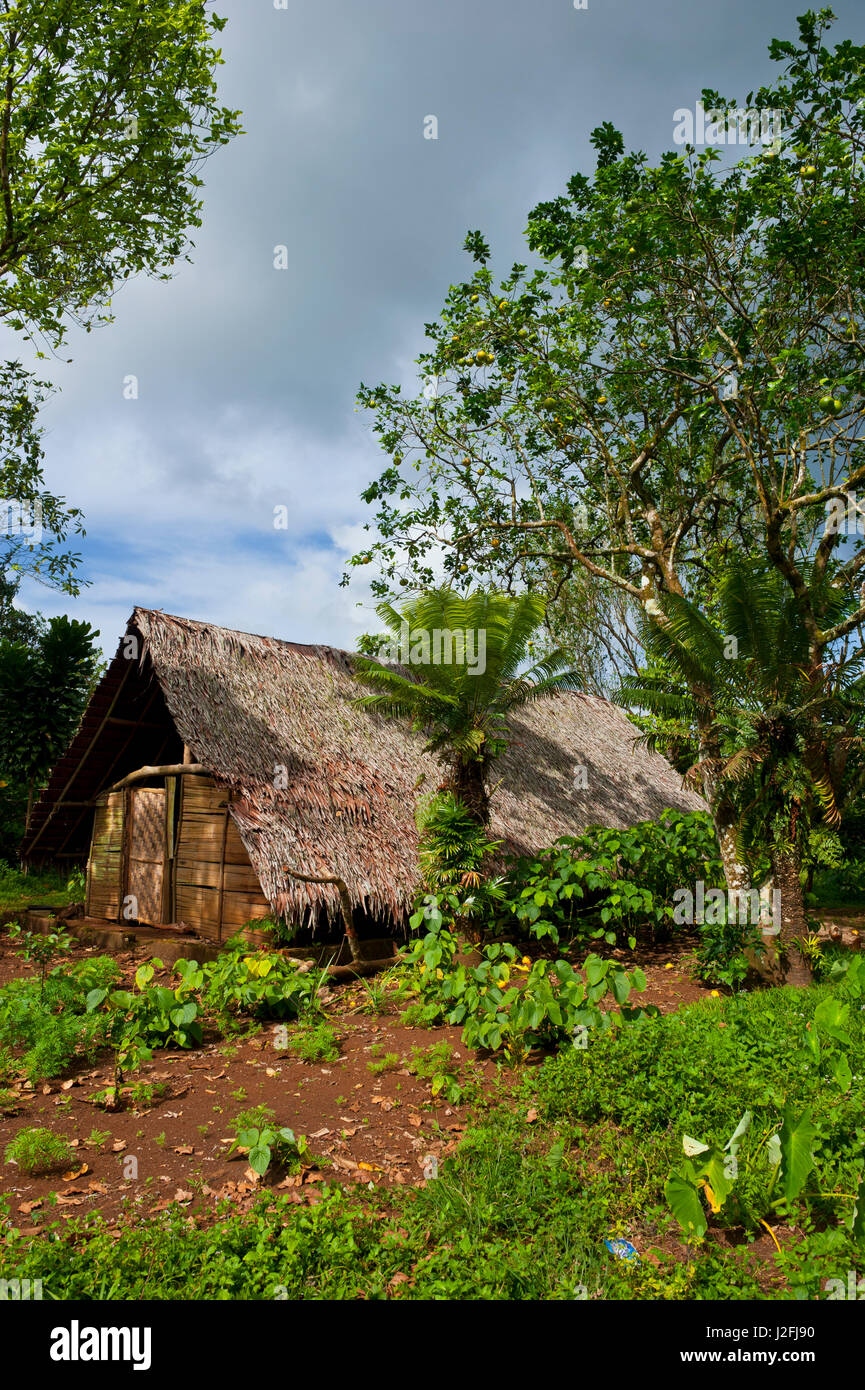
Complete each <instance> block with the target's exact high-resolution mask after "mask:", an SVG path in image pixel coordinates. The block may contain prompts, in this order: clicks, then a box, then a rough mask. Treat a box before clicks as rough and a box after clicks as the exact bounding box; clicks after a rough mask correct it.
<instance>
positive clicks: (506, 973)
mask: <svg viewBox="0 0 865 1390" xmlns="http://www.w3.org/2000/svg"><path fill="white" fill-rule="evenodd" d="M457 944H458V943H457V941H456V938H455V937H454V936H453V934H452V933H450V932H448V931H445V930H442V931H439V932H429V933H428V934H427V935H426V936H425V937H423V938H422V939H420V940H418V941H416V942H414V943H413V944H412V946H411V947H410V948H409V950H408V951H407V952H406V954H405V961H406V964H407V965H408V966H409V967H410V968H412V967H413V968H414V969H415V971H416V983H417V988H418V991H419V994H420V996H421V1000H422V1008H421V1010H420V1011H419V1014H418V1022H421V1023H427V1024H432V1023H437V1022H446V1023H450V1024H453V1025H457V1026H459V1025H462V1029H463V1034H462V1038H463V1042H464V1044H465V1046H466V1047H472V1048H483V1049H485V1050H489V1051H491V1052H497V1051H498V1050H499V1049H504V1052H505V1054H506V1055H507V1056H510V1057H511V1058H512V1059H513V1060H518V1059H519V1058H521V1057H522V1056H523V1055H524V1053H525V1051H526V1050H527V1049H528V1048H530V1047H533V1046H538V1047H556V1046H559V1045H561V1044H562V1043H576V1045H578V1046H579V1045H581V1044H582V1039H583V1037H584V1035H585V1033H586V1032H587V1031H588V1030H589V1029H601V1030H602V1031H604V1030H607V1029H609V1028H612V1027H615V1026H617V1025H619V1024H621V1023H623V1022H629V1021H630V1020H631V1019H632V1018H635V1017H641V1016H643V1015H645V1014H649V1013H652V1012H657V1011H656V1010H654V1009H651V1008H650V1009H646V1010H634V1009H631V1008H628V1007H625V1006H626V1004H627V1000H628V997H629V995H630V992H631V990H632V989H636V990H638V991H641V990H643V989H645V987H646V980H645V976H644V975H643V973H642V971H641V970H639V969H637V970H634V971H632V972H628V971H626V970H624V969H623V968H622V967H621V965H619V964H618V963H617V962H616V961H613V960H602V959H601V958H600V957H599V956H596V955H590V956H588V957H587V958H586V960H585V961H584V963H583V968H584V970H585V979H583V977H582V975H581V974H580V973H579V971H576V970H574V968H573V966H571V965H570V964H569V963H568V962H567V961H565V960H557V961H554V962H550V961H547V960H538V961H535V962H534V964H532V963H531V962H530V961H529V960H528V958H524V959H523V960H520V959H519V954H518V952H517V950H516V948H515V947H514V946H512V945H511V944H510V943H509V942H505V943H504V944H496V945H492V946H487V947H485V948H484V950H483V953H482V955H481V959H480V961H479V963H478V964H459V965H458V964H456V963H455V955H456V951H457ZM520 976H523V977H524V978H523V979H522V981H521V983H520V987H519V988H518V987H516V985H515V983H514V982H513V981H514V979H519V978H520ZM608 995H609V996H611V1001H610V1002H614V1003H615V1004H617V1005H619V1009H618V1011H617V1010H615V1009H613V1008H609V1009H606V1010H605V1009H602V1008H601V1007H600V1004H601V1001H602V1000H604V999H605V998H606V997H607V996H608Z"/></svg>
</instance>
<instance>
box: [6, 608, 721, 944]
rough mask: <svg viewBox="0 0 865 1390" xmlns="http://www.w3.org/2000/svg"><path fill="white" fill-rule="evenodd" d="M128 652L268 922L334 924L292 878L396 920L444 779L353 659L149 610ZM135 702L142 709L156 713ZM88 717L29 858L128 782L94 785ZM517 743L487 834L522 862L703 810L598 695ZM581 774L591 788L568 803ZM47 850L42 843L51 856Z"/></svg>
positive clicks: (557, 704) (549, 707)
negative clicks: (376, 697) (591, 832)
mask: <svg viewBox="0 0 865 1390" xmlns="http://www.w3.org/2000/svg"><path fill="white" fill-rule="evenodd" d="M127 637H135V638H137V639H138V655H139V673H145V672H146V673H147V675H148V678H152V682H153V683H155V687H156V691H155V698H157V699H158V700H159V701H162V700H164V704H165V707H166V708H167V711H168V714H169V715H170V717H171V720H172V721H173V725H174V727H175V729H176V733H177V735H178V736H179V739H180V741H181V742H182V743H184V744H186V745H187V746H188V748H189V749H190V750H191V754H192V757H193V759H194V761H195V762H197V763H200V764H203V765H204V766H205V767H207V768H208V769H210V770H211V772H212V773H213V775H214V776H215V777H216V778H217V779H218V780H219V781H221V782H223V783H224V784H225V785H226V786H228V787H229V788H230V789H231V793H232V801H231V813H232V815H233V817H234V820H235V822H236V824H237V827H238V829H239V831H240V834H241V837H242V839H243V842H244V844H245V845H246V848H247V850H248V852H249V856H250V859H251V861H252V863H253V866H254V867H255V869H256V871H257V873H258V875H259V877H260V880H261V885H262V888H263V891H264V893H265V895H266V896H267V898H268V899H269V901H270V902H271V904H272V906H273V908H274V909H275V910H276V911H277V912H278V913H285V914H287V915H288V916H290V917H292V918H296V917H300V916H305V915H307V914H310V913H315V912H316V911H317V910H318V909H319V908H321V907H325V908H326V909H327V910H328V912H329V913H333V914H334V915H336V913H337V912H338V898H337V893H336V889H335V888H333V887H331V886H326V885H307V884H304V883H301V882H299V881H298V880H296V879H292V878H291V877H290V876H289V875H288V874H286V872H285V868H284V866H286V865H287V866H289V867H291V868H294V869H297V870H300V871H301V872H303V873H307V874H313V875H328V874H337V875H339V876H340V877H341V878H343V879H344V880H345V882H346V884H347V885H348V888H349V892H350V894H351V897H352V900H353V902H354V903H356V904H358V905H362V906H364V907H365V908H366V909H367V910H368V911H370V912H371V913H373V914H376V915H379V914H381V915H392V916H394V917H396V918H400V917H402V916H403V914H404V913H405V911H406V908H407V907H408V906H409V904H410V901H411V894H412V889H413V886H414V885H415V883H416V881H417V876H418V858H417V830H416V827H415V819H414V812H415V807H416V804H417V801H418V799H419V797H421V796H423V795H425V794H427V793H429V792H431V791H434V790H435V788H436V787H437V786H438V785H439V783H440V781H441V777H442V771H441V767H440V765H439V763H438V762H437V761H436V760H435V759H434V758H433V757H431V756H429V755H427V754H424V753H423V751H422V748H423V744H424V739H423V736H422V735H420V734H417V733H414V732H413V731H412V729H411V728H410V726H409V725H407V724H406V723H403V722H401V721H395V720H391V719H386V718H384V717H382V716H380V715H378V714H374V713H371V712H370V711H368V710H364V709H359V708H357V707H356V706H355V705H354V704H353V703H352V701H353V699H354V697H355V696H357V695H358V694H359V693H362V692H361V687H359V685H358V684H357V682H356V681H355V679H354V677H353V675H352V666H351V657H350V655H349V654H348V653H346V652H342V651H338V650H335V649H333V648H330V647H316V646H310V647H302V646H298V645H296V644H293V643H289V642H282V641H278V640H276V639H274V638H269V637H256V636H253V635H251V634H249V633H244V632H235V631H232V630H230V629H228V628H222V627H216V626H214V625H212V624H210V623H201V622H193V621H191V620H189V619H186V618H177V617H172V616H170V615H169V614H166V613H162V612H158V611H154V610H150V609H143V608H136V609H135V611H134V613H133V615H132V617H131V619H130V622H129V627H128V629H127ZM124 650H127V651H128V650H129V644H128V641H127V643H126V646H125V648H124V643H123V642H122V643H121V647H120V649H119V651H118V655H117V657H115V659H114V661H113V662H112V664H111V666H110V668H109V670H108V672H107V673H106V676H105V677H104V680H103V683H102V686H100V689H99V690H98V691H97V692H96V695H95V696H94V701H93V704H94V705H95V706H96V709H97V712H99V711H101V709H102V706H103V705H104V704H105V703H106V701H107V699H108V695H109V694H110V690H111V689H112V688H113V687H114V686H117V682H118V681H120V680H122V679H123V678H125V676H126V675H127V673H128V668H129V665H130V662H129V660H128V658H127V657H126V656H124V655H123V653H124ZM112 683H113V684H112ZM103 687H105V689H103ZM136 699H137V704H136V706H135V707H136V708H141V709H144V710H146V709H148V708H150V706H146V705H145V704H144V697H143V696H142V697H141V698H138V696H136ZM115 700H116V696H115ZM90 713H91V712H90V711H88V715H85V719H84V721H83V723H82V728H81V730H79V734H78V736H77V739H76V741H75V743H73V745H72V747H71V748H70V750H69V753H68V754H67V755H66V758H65V759H64V761H63V763H62V764H61V765H60V767H59V769H58V770H56V771H55V774H54V775H53V776H52V779H51V782H50V783H49V786H48V788H47V789H46V791H45V793H43V797H42V800H41V801H40V803H39V806H38V807H37V810H36V813H35V814H34V817H33V824H32V825H31V831H30V834H29V836H28V842H29V844H30V846H31V847H32V846H33V845H34V841H35V840H37V839H38V838H39V835H40V834H42V830H40V829H39V828H38V827H43V829H45V826H46V821H48V820H50V819H51V816H52V815H53V814H54V812H55V811H56V810H57V809H58V808H57V801H58V798H60V800H61V801H62V800H63V798H69V797H73V798H74V797H76V796H80V795H81V791H82V790H83V791H85V792H88V794H89V795H90V796H92V795H94V794H95V793H96V791H98V790H102V789H103V788H104V787H105V786H107V785H109V784H110V781H111V780H113V779H114V777H116V776H119V775H121V772H123V771H126V770H128V769H126V768H125V767H123V765H122V763H120V762H118V759H117V758H116V757H115V759H114V762H113V771H112V772H111V775H110V776H109V775H108V773H107V771H106V772H105V773H104V774H103V775H102V778H101V785H98V782H99V780H100V779H99V778H98V777H97V776H96V774H95V773H91V775H90V780H89V783H88V782H87V781H86V770H87V765H88V762H90V763H92V762H93V758H94V756H95V751H96V750H97V749H98V746H99V743H100V740H101V739H103V738H104V737H105V736H106V733H105V729H106V726H105V724H104V721H103V724H102V725H100V726H99V727H98V728H97V726H96V724H95V723H94V718H93V717H88V716H90ZM129 722H130V721H129V720H128V719H118V718H115V719H114V723H116V724H118V725H125V724H128V723H129ZM511 733H512V742H511V746H510V748H509V749H508V751H507V753H506V754H505V755H504V756H503V757H502V758H501V760H500V761H499V762H498V763H496V765H495V770H494V783H493V785H494V790H493V794H492V798H491V806H492V833H493V835H494V836H495V837H496V838H501V839H503V840H505V841H506V843H507V845H508V846H509V848H511V849H512V850H514V851H516V852H520V853H526V852H533V851H536V850H538V849H541V848H543V847H544V846H546V845H549V844H551V843H552V842H553V841H554V840H555V839H556V838H557V837H558V836H559V835H563V834H574V833H577V832H578V831H579V830H582V829H584V828H585V826H586V825H588V824H592V823H595V824H603V825H609V826H626V825H631V824H634V823H635V822H636V821H639V820H645V819H650V818H652V817H654V816H656V815H657V814H658V813H659V812H660V811H661V810H662V809H663V808H664V807H666V806H674V807H680V808H682V809H686V810H691V809H697V808H699V807H701V806H702V802H701V801H700V800H699V798H698V797H695V796H694V795H693V794H692V793H690V792H688V791H686V790H685V789H683V787H682V782H681V778H680V776H679V774H678V773H676V772H675V771H674V770H673V769H672V768H671V767H670V765H669V764H668V763H667V762H666V761H665V760H664V759H663V758H662V757H660V756H658V755H657V754H650V753H647V752H645V751H644V750H640V749H635V748H634V739H635V737H636V731H635V729H634V726H633V725H632V724H631V723H630V722H629V721H628V719H627V718H626V717H625V715H624V714H623V713H622V711H621V710H619V709H617V708H616V707H615V706H613V705H610V704H609V703H608V702H607V701H605V700H602V699H599V698H597V697H596V696H592V695H582V694H561V695H557V696H554V697H552V698H550V699H547V700H544V701H543V702H539V703H538V704H536V705H532V706H529V707H528V708H527V709H526V710H525V711H522V712H520V714H519V715H518V716H517V717H515V718H514V719H513V720H512V723H511ZM147 760H148V759H141V761H147ZM127 761H128V758H127ZM578 765H581V766H583V767H585V768H586V777H585V780H586V783H587V785H586V788H585V789H576V790H575V786H574V771H575V767H577V766H578ZM70 769H72V772H71V775H67V774H69V773H70ZM75 769H77V771H75ZM82 778H84V779H85V780H84V783H82ZM75 804H77V805H81V804H82V803H81V801H80V800H79V801H77V802H76V803H75ZM61 819H62V818H61ZM50 843H51V834H50V830H49V832H48V834H47V836H46V835H44V834H43V840H42V844H43V851H44V847H45V845H46V844H48V845H50ZM35 848H36V849H37V850H38V848H39V846H38V845H36V846H35ZM23 852H24V854H25V855H26V854H27V853H28V845H27V844H25V846H24V851H23Z"/></svg>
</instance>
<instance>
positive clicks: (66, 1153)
mask: <svg viewBox="0 0 865 1390" xmlns="http://www.w3.org/2000/svg"><path fill="white" fill-rule="evenodd" d="M5 1157H6V1162H7V1163H17V1165H18V1168H19V1170H20V1172H22V1173H26V1174H27V1175H28V1176H33V1175H36V1174H38V1173H54V1172H57V1171H58V1170H62V1169H63V1168H68V1167H69V1165H70V1164H71V1163H72V1162H73V1161H74V1158H75V1152H74V1150H73V1149H72V1148H71V1147H70V1145H69V1144H68V1143H67V1142H66V1140H65V1139H60V1138H58V1137H57V1135H55V1134H52V1133H51V1130H50V1129H19V1131H18V1133H17V1134H16V1135H15V1138H14V1139H13V1140H12V1142H11V1143H9V1144H7V1145H6V1155H5Z"/></svg>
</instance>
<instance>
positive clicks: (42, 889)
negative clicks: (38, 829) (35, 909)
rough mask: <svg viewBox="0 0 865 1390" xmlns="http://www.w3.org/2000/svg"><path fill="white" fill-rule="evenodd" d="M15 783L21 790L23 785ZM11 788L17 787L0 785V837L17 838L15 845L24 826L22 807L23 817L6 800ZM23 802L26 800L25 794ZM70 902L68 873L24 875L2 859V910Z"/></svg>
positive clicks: (0, 893) (7, 910) (33, 872)
mask: <svg viewBox="0 0 865 1390" xmlns="http://www.w3.org/2000/svg"><path fill="white" fill-rule="evenodd" d="M0 781H2V779H0ZM16 786H18V787H19V789H20V784H16ZM9 791H13V792H14V791H15V788H10V787H9V786H8V785H7V787H6V788H3V787H2V785H0V837H6V841H5V842H6V843H10V844H11V843H12V842H13V841H14V847H17V844H18V841H19V840H20V838H21V833H20V832H21V830H23V826H24V821H23V807H22V810H21V816H19V815H18V812H17V811H12V810H10V809H9V807H8V802H7V801H4V799H3V798H4V796H5V793H6V792H9ZM24 801H25V803H26V797H25V798H24ZM7 810H8V812H9V813H8V814H7ZM68 901H69V893H68V891H67V888H66V875H65V874H62V873H60V872H59V871H58V870H56V869H43V870H40V871H36V870H33V871H31V872H30V873H27V874H24V873H22V872H21V870H20V869H18V868H15V867H14V866H13V865H12V864H8V863H5V862H4V861H3V860H2V859H0V912H22V913H23V911H24V909H25V908H26V907H28V906H29V905H30V904H31V903H39V904H40V905H42V904H44V905H45V906H50V907H63V906H65V904H66V903H67V902H68Z"/></svg>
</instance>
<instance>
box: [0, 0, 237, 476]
mask: <svg viewBox="0 0 865 1390" xmlns="http://www.w3.org/2000/svg"><path fill="white" fill-rule="evenodd" d="M223 24H224V21H223V20H221V19H219V18H218V17H216V16H215V15H213V14H211V13H210V12H209V11H208V10H205V9H204V8H203V7H202V6H199V5H182V6H178V5H177V4H176V3H174V0H152V3H150V4H148V5H147V6H145V7H144V8H142V7H141V6H139V5H136V4H133V3H129V0H119V3H115V4H113V5H112V6H111V8H110V10H104V9H101V8H99V7H94V6H92V5H90V4H88V3H87V2H86V0H71V3H69V4H67V5H65V6H64V7H63V10H62V11H61V12H60V13H59V14H58V13H55V12H54V11H51V10H49V9H47V8H46V7H44V6H42V5H39V4H37V3H34V0H17V3H15V4H14V5H12V6H10V7H9V8H8V10H7V11H6V13H5V14H4V17H3V21H2V25H0V60H2V67H3V71H4V73H5V74H6V79H5V80H6V122H7V136H6V141H7V163H8V168H9V176H8V179H7V181H6V206H5V209H4V213H3V218H2V224H3V246H4V247H5V252H4V260H3V263H2V270H3V277H4V278H3V290H2V311H3V317H4V319H5V321H6V322H7V323H8V324H9V325H10V326H11V327H12V328H15V329H19V330H21V331H23V332H25V333H26V334H27V335H28V336H29V335H34V336H38V337H39V338H45V339H47V340H48V342H49V344H50V345H51V346H52V347H56V346H57V345H58V344H59V343H60V342H62V340H63V337H64V325H63V320H64V317H65V316H69V317H71V318H72V319H73V320H74V321H75V322H77V323H82V324H83V325H84V326H85V327H86V328H89V327H90V326H91V325H92V324H93V323H97V322H102V321H105V320H106V319H108V318H110V305H111V297H112V294H113V292H114V289H115V287H116V286H117V285H118V284H119V283H122V282H123V281H124V280H126V279H128V278H129V276H131V275H134V274H136V273H138V272H142V271H143V272H146V273H148V274H151V275H157V276H160V277H161V278H163V279H164V278H166V276H167V273H168V269H169V267H170V266H171V264H172V262H173V261H175V260H176V259H177V257H178V256H181V255H183V253H184V251H185V250H186V249H187V245H188V243H187V240H186V238H187V234H188V231H189V229H190V228H191V227H196V226H198V225H199V224H200V216H199V212H200V197H199V188H200V186H201V180H200V177H199V174H198V170H199V167H200V164H201V162H202V160H204V159H205V158H206V157H207V156H208V155H209V154H210V153H211V152H212V151H214V150H215V149H217V148H219V146H221V145H224V144H225V143H226V142H227V141H228V140H229V139H230V138H231V137H232V135H233V134H235V132H236V131H237V130H238V124H237V113H236V112H232V111H229V110H227V109H226V108H225V107H221V106H220V105H219V104H218V102H217V98H216V87H215V83H214V71H215V69H216V67H217V66H218V64H219V63H220V62H221V59H220V56H219V51H218V49H217V48H216V47H215V45H214V43H213V39H214V37H215V36H216V35H217V34H218V32H219V31H220V30H221V29H222V27H223ZM7 495H14V494H7Z"/></svg>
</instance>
